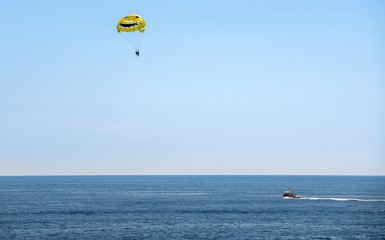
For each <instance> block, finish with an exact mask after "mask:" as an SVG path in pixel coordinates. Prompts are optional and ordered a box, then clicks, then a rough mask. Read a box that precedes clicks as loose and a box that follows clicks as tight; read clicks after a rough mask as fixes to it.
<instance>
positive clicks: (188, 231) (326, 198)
mask: <svg viewBox="0 0 385 240" xmlns="http://www.w3.org/2000/svg"><path fill="white" fill-rule="evenodd" d="M285 190H294V191H295V192H296V193H297V194H298V195H301V199H283V198H282V193H283V191H285ZM0 239H178V240H181V239H385V177H384V176H31V177H0Z"/></svg>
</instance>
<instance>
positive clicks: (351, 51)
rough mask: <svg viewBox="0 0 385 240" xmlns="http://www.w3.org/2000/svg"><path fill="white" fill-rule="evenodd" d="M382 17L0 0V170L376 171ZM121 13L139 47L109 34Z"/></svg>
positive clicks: (383, 109)
mask: <svg viewBox="0 0 385 240" xmlns="http://www.w3.org/2000/svg"><path fill="white" fill-rule="evenodd" d="M384 12H385V2H384V1H366V0H362V1H350V0H349V1H251V0H250V1H80V2H79V1H73V0H67V1H1V2H0V33H1V38H0V46H1V52H0V66H1V69H0V175H13V174H21V175H23V174H29V175H38V174H385V124H384V123H385V97H384V96H385V68H384V66H385V44H384V42H385V15H384ZM129 14H139V15H141V16H142V17H143V18H145V20H146V22H147V30H146V32H145V33H144V34H143V39H142V44H141V53H142V54H143V57H141V58H137V57H135V54H134V51H133V49H132V47H131V46H130V44H129V43H128V42H127V40H126V39H125V38H123V37H122V36H121V35H119V34H118V33H117V32H116V24H117V22H118V20H119V19H120V18H122V17H124V16H126V15H129ZM150 62H152V63H153V64H154V65H155V67H156V68H157V69H158V70H159V71H160V72H161V74H160V73H159V72H157V71H156V70H155V69H154V67H153V66H152V65H151V63H150ZM167 81H169V82H171V83H172V84H173V85H174V86H176V88H177V89H178V91H180V93H182V95H183V96H184V97H185V98H187V99H188V101H190V102H191V103H192V105H193V106H194V107H195V108H197V109H198V110H199V112H200V114H199V113H197V111H195V110H194V107H192V106H191V104H189V103H188V102H186V101H185V100H184V99H183V97H181V96H180V94H179V93H178V91H176V90H175V89H174V88H172V87H171V86H170V85H169V84H168V82H167ZM202 115H203V116H204V117H202ZM207 119H208V121H207ZM209 122H211V123H213V124H214V125H215V127H213V126H212V124H210V123H209ZM216 128H217V129H219V130H220V131H221V133H222V134H220V133H218V131H217V129H216ZM223 135H225V137H224V136H223Z"/></svg>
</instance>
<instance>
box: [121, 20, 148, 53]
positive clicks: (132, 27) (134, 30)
mask: <svg viewBox="0 0 385 240" xmlns="http://www.w3.org/2000/svg"><path fill="white" fill-rule="evenodd" d="M116 29H117V30H118V32H119V33H122V34H124V35H125V37H127V38H128V39H129V41H130V42H131V45H133V47H134V48H135V53H136V55H137V56H139V48H140V42H141V38H142V34H143V32H144V30H146V22H145V21H144V19H143V18H142V17H141V16H139V15H128V16H127V17H124V18H122V19H120V20H119V22H118V26H117V27H116Z"/></svg>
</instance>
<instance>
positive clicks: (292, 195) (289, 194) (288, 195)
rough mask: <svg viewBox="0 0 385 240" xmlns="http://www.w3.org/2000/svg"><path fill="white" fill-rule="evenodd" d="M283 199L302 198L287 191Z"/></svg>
mask: <svg viewBox="0 0 385 240" xmlns="http://www.w3.org/2000/svg"><path fill="white" fill-rule="evenodd" d="M283 198H301V197H300V196H297V195H295V193H294V192H293V191H285V192H284V193H283Z"/></svg>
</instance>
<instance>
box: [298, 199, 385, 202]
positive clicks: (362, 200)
mask: <svg viewBox="0 0 385 240" xmlns="http://www.w3.org/2000/svg"><path fill="white" fill-rule="evenodd" d="M301 199H306V200H331V201H358V202H385V199H363V198H301Z"/></svg>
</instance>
